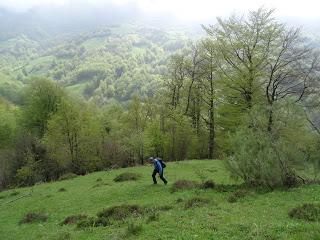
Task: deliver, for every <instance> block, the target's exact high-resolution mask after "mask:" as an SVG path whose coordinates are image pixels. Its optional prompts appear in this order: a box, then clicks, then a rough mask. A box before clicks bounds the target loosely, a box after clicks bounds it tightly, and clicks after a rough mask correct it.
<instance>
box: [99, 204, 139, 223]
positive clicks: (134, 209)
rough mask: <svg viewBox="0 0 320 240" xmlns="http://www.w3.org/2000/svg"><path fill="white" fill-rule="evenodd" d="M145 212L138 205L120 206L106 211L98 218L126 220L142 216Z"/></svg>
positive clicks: (100, 213)
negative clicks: (130, 217)
mask: <svg viewBox="0 0 320 240" xmlns="http://www.w3.org/2000/svg"><path fill="white" fill-rule="evenodd" d="M143 211H144V209H143V208H142V207H140V206H138V205H120V206H113V207H110V208H107V209H104V210H102V211H101V212H99V213H98V214H97V216H98V218H107V219H114V220H124V219H125V218H127V217H129V216H138V215H142V214H143Z"/></svg>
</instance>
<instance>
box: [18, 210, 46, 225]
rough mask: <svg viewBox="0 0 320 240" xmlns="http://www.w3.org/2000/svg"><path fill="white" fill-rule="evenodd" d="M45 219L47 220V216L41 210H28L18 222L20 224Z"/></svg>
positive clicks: (44, 220) (43, 220)
mask: <svg viewBox="0 0 320 240" xmlns="http://www.w3.org/2000/svg"><path fill="white" fill-rule="evenodd" d="M47 220H48V216H47V215H46V214H44V213H42V212H30V213H27V214H26V215H25V216H24V217H23V218H22V219H21V221H20V222H19V223H20V224H25V223H38V222H46V221H47Z"/></svg>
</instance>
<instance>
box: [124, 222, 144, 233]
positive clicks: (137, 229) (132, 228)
mask: <svg viewBox="0 0 320 240" xmlns="http://www.w3.org/2000/svg"><path fill="white" fill-rule="evenodd" d="M142 229H143V227H142V224H136V223H134V222H130V223H129V224H128V227H127V232H126V235H127V236H130V235H135V236H137V235H139V234H140V233H141V232H142Z"/></svg>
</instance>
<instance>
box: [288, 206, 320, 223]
mask: <svg viewBox="0 0 320 240" xmlns="http://www.w3.org/2000/svg"><path fill="white" fill-rule="evenodd" d="M289 216H290V217H291V218H296V219H302V220H305V221H320V204H312V203H306V204H303V205H301V206H298V207H295V208H293V209H292V210H291V211H289Z"/></svg>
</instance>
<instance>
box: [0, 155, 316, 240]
mask: <svg viewBox="0 0 320 240" xmlns="http://www.w3.org/2000/svg"><path fill="white" fill-rule="evenodd" d="M166 170H167V171H166V177H167V178H168V180H169V184H168V185H167V186H165V185H163V184H162V183H161V184H158V185H153V184H152V181H151V172H152V167H151V166H144V167H135V168H129V169H118V170H113V171H107V172H97V173H93V174H90V175H87V176H81V177H76V178H74V179H72V180H64V181H59V182H54V183H46V184H41V185H38V186H35V187H32V188H20V189H15V190H9V191H5V192H1V193H0V204H1V205H0V216H1V218H0V239H6V240H9V239H15V240H16V239H299V240H300V239H319V238H320V228H319V227H320V226H319V223H317V222H305V221H303V220H295V219H291V218H290V217H289V216H288V211H290V210H291V209H292V208H293V207H296V206H298V205H301V204H302V203H317V202H319V194H320V186H318V185H309V186H304V187H300V188H295V189H291V190H288V191H280V190H277V191H273V192H267V193H266V192H264V193H261V192H255V191H253V190H249V191H248V190H247V192H246V194H244V195H245V196H242V197H241V196H240V195H241V194H238V195H239V196H240V197H239V196H238V195H236V197H235V198H234V199H232V198H230V195H232V194H233V192H234V191H238V190H236V188H237V187H236V186H232V185H230V184H234V182H233V181H232V180H230V179H229V177H228V174H227V172H226V170H225V168H224V165H223V162H221V161H207V160H203V161H186V162H176V163H169V164H168V167H167V169H166ZM123 172H132V173H139V174H141V178H139V179H138V180H137V181H128V182H114V181H113V179H114V178H115V177H116V176H118V175H119V174H120V173H123ZM179 179H189V180H194V181H197V182H201V181H203V180H205V179H213V180H214V181H215V183H216V187H215V188H214V189H207V190H204V189H200V188H194V189H190V190H179V191H177V192H172V191H171V189H172V185H173V182H175V181H176V180H179ZM218 184H219V185H218ZM222 184H223V185H222ZM29 193H31V196H26V197H23V198H21V199H19V200H16V201H13V202H10V201H12V200H14V199H17V198H19V197H22V196H24V195H25V194H29ZM238 193H239V191H238ZM234 196H235V195H234ZM195 197H197V198H196V199H202V200H204V201H202V202H200V203H199V201H196V199H194V200H193V201H192V202H190V201H189V200H190V199H193V198H195ZM232 200H234V201H232ZM188 201H189V202H188ZM200 201H201V200H200ZM230 201H231V202H230ZM121 204H137V205H138V207H141V208H145V209H149V210H150V209H153V211H144V212H143V213H141V214H139V215H138V216H136V217H134V216H132V217H129V218H126V219H124V220H121V221H116V220H114V221H112V222H111V223H110V224H108V226H106V227H88V228H77V227H76V224H70V225H60V223H61V222H62V221H63V220H64V219H65V218H66V217H68V216H71V215H75V214H85V215H87V216H95V215H96V214H97V213H98V212H100V211H101V210H103V209H106V208H108V207H112V206H116V205H121ZM30 212H42V213H44V214H46V215H47V216H48V219H47V221H46V222H40V223H29V224H19V222H20V221H21V219H22V218H23V217H24V216H25V215H26V214H27V213H30ZM128 226H129V227H128Z"/></svg>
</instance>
